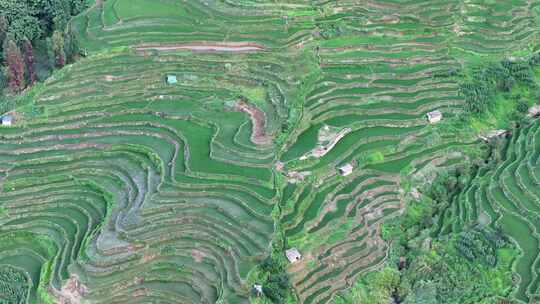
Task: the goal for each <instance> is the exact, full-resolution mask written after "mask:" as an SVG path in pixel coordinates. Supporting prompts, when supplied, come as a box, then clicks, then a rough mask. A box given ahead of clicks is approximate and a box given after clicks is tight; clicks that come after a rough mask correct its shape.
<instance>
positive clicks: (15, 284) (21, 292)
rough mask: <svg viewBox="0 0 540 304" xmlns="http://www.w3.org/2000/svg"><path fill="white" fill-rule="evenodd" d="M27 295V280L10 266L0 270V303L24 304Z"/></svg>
mask: <svg viewBox="0 0 540 304" xmlns="http://www.w3.org/2000/svg"><path fill="white" fill-rule="evenodd" d="M27 295H28V280H27V278H26V277H25V276H24V275H23V274H22V273H21V272H20V271H17V270H16V269H14V268H12V267H10V266H2V267H1V268H0V302H2V303H25V302H26V297H27Z"/></svg>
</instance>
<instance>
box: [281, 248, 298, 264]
mask: <svg viewBox="0 0 540 304" xmlns="http://www.w3.org/2000/svg"><path fill="white" fill-rule="evenodd" d="M285 255H286V256H287V259H288V260H289V262H291V263H294V262H296V261H298V260H300V259H301V258H302V255H301V254H300V252H299V251H298V249H296V248H291V249H287V250H285Z"/></svg>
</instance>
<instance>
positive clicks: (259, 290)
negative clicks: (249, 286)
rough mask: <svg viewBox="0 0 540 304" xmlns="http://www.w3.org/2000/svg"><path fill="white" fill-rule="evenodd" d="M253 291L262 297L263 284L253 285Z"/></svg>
mask: <svg viewBox="0 0 540 304" xmlns="http://www.w3.org/2000/svg"><path fill="white" fill-rule="evenodd" d="M253 291H254V292H255V294H256V295H257V296H258V297H260V296H262V295H263V288H262V285H261V284H253Z"/></svg>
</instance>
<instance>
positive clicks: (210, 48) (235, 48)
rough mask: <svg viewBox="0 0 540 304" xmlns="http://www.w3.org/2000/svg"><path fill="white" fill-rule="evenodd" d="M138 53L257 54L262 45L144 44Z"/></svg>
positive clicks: (136, 48) (138, 48) (233, 43)
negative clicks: (183, 51)
mask: <svg viewBox="0 0 540 304" xmlns="http://www.w3.org/2000/svg"><path fill="white" fill-rule="evenodd" d="M134 49H135V50H136V51H138V52H142V51H149V50H156V51H175V50H190V51H196V52H237V53H238V52H255V51H262V50H264V47H263V46H262V45H259V44H256V43H250V42H227V43H188V44H142V45H139V46H135V47H134Z"/></svg>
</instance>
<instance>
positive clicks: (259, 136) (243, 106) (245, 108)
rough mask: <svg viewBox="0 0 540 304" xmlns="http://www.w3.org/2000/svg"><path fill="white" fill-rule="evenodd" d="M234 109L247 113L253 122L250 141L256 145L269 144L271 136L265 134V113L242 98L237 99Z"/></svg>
mask: <svg viewBox="0 0 540 304" xmlns="http://www.w3.org/2000/svg"><path fill="white" fill-rule="evenodd" d="M235 110H237V111H240V112H244V113H246V114H248V115H249V116H250V118H251V122H252V124H253V130H252V132H251V141H252V142H253V143H254V144H256V145H269V144H271V143H272V138H271V137H270V136H269V135H268V134H266V115H265V114H264V112H263V111H261V110H260V109H259V108H257V107H255V106H254V105H251V104H248V103H247V102H244V101H242V100H238V101H237V102H236V105H235Z"/></svg>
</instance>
